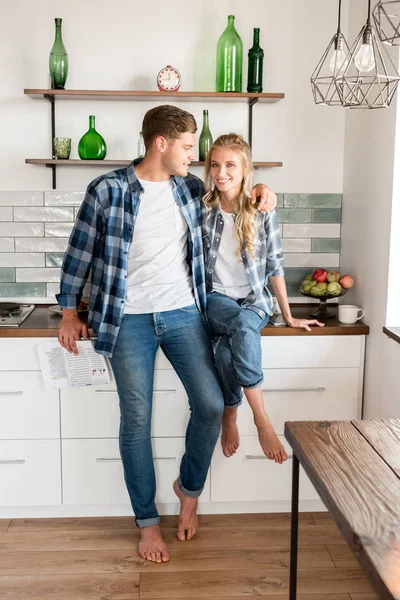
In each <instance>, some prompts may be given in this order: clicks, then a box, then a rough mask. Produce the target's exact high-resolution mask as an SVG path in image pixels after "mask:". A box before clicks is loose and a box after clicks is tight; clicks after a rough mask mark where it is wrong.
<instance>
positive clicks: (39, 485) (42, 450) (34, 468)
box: [0, 440, 61, 506]
mask: <svg viewBox="0 0 400 600" xmlns="http://www.w3.org/2000/svg"><path fill="white" fill-rule="evenodd" d="M0 481H1V484H0V506H52V505H58V504H61V469H60V441H59V440H7V441H0Z"/></svg>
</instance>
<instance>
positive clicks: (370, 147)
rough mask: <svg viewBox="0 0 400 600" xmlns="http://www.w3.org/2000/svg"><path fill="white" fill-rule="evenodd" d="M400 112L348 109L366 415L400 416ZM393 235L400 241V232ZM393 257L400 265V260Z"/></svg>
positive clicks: (353, 295) (350, 245) (346, 217)
mask: <svg viewBox="0 0 400 600" xmlns="http://www.w3.org/2000/svg"><path fill="white" fill-rule="evenodd" d="M365 9H366V6H365V3H364V2H358V0H357V1H356V0H353V1H352V3H351V7H350V28H351V33H350V38H351V39H354V37H355V36H356V35H357V33H358V32H359V30H360V29H361V26H362V24H363V22H365V14H366V13H365ZM393 58H394V59H395V60H397V61H398V50H394V51H393ZM398 98H399V97H398ZM398 98H397V101H399V100H398ZM397 113H398V109H397V106H396V102H394V103H393V105H392V106H391V107H390V108H389V109H382V110H374V111H367V110H354V111H351V110H349V111H346V133H345V153H344V184H343V185H344V187H343V216H342V252H341V265H340V266H341V272H350V273H352V274H353V275H354V276H355V278H356V285H355V287H354V290H352V291H351V292H350V293H349V294H348V295H347V296H346V298H345V303H346V304H351V303H355V304H358V305H359V306H362V307H363V308H364V309H365V321H366V322H367V323H368V325H369V326H370V335H369V336H368V340H367V352H366V371H365V395H364V409H365V416H366V417H393V416H400V404H399V401H398V398H399V391H400V386H399V383H398V382H399V377H398V369H399V365H400V346H399V344H397V343H396V342H394V341H392V340H389V339H388V338H387V337H386V336H385V335H384V333H383V332H382V327H383V326H384V325H386V324H387V320H386V311H387V305H388V281H389V279H388V276H389V250H390V234H391V216H392V203H393V202H394V201H396V197H395V195H394V174H395V170H394V165H395V149H396V117H397ZM398 143H399V141H398ZM397 204H398V200H397ZM393 234H394V237H395V236H397V238H398V237H399V230H398V229H397V231H394V232H393ZM393 258H394V260H395V262H397V265H398V261H399V258H400V256H397V261H396V259H395V257H393ZM397 306H398V298H397ZM397 318H398V311H397ZM398 323H399V321H397V323H395V322H391V323H389V324H390V325H396V324H398Z"/></svg>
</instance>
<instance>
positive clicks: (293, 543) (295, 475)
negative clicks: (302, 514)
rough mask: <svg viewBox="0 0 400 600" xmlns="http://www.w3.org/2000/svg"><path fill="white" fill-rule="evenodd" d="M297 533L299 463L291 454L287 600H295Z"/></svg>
mask: <svg viewBox="0 0 400 600" xmlns="http://www.w3.org/2000/svg"><path fill="white" fill-rule="evenodd" d="M298 533H299V461H298V458H297V457H296V456H295V454H294V453H293V470H292V519H291V530H290V583H289V600H296V598H297V547H298Z"/></svg>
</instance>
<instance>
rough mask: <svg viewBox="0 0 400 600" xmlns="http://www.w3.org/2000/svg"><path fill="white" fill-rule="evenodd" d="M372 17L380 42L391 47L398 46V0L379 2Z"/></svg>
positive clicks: (399, 21) (399, 26) (399, 9)
mask: <svg viewBox="0 0 400 600" xmlns="http://www.w3.org/2000/svg"><path fill="white" fill-rule="evenodd" d="M372 16H373V19H374V23H375V27H376V30H377V32H378V35H379V38H380V40H381V41H382V42H384V43H386V44H390V45H391V46H400V0H391V1H390V2H383V1H382V0H380V1H379V2H378V4H377V5H376V6H375V8H374V10H373V13H372Z"/></svg>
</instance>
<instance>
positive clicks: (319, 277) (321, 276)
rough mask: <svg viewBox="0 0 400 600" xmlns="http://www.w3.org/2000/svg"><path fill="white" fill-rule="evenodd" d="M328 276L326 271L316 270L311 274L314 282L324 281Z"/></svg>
mask: <svg viewBox="0 0 400 600" xmlns="http://www.w3.org/2000/svg"><path fill="white" fill-rule="evenodd" d="M327 276H328V271H325V269H317V270H316V271H314V273H313V276H312V277H313V279H315V280H316V281H322V282H324V281H326V278H327Z"/></svg>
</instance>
